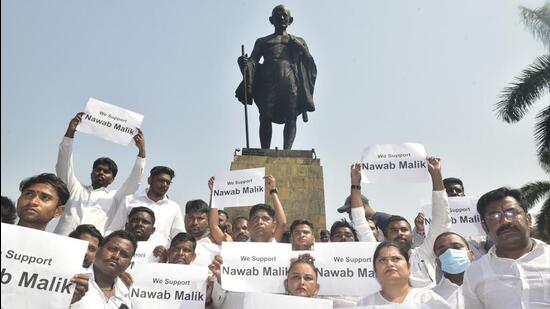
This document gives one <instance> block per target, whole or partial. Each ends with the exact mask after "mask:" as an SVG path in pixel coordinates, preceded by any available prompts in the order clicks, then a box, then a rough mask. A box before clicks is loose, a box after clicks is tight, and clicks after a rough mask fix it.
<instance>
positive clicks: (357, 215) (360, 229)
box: [350, 163, 377, 241]
mask: <svg viewBox="0 0 550 309" xmlns="http://www.w3.org/2000/svg"><path fill="white" fill-rule="evenodd" d="M350 176H351V220H352V221H353V224H354V225H355V230H356V231H357V238H359V241H377V240H376V237H374V234H373V233H372V230H371V229H370V226H369V223H368V222H367V218H365V208H364V206H363V200H362V199H361V164H359V163H355V164H353V165H352V166H351V168H350Z"/></svg>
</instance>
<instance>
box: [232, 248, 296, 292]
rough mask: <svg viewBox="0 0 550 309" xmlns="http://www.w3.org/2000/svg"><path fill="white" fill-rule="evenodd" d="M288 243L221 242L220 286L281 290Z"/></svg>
mask: <svg viewBox="0 0 550 309" xmlns="http://www.w3.org/2000/svg"><path fill="white" fill-rule="evenodd" d="M291 253H292V248H291V245H290V244H281V243H271V242H268V243H266V242H222V252H221V255H222V257H223V264H222V269H221V273H222V287H223V288H224V289H225V290H228V291H234V292H265V293H284V291H285V289H284V285H283V282H284V280H285V279H286V272H287V269H288V266H289V265H290V258H291Z"/></svg>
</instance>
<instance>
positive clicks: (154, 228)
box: [151, 226, 157, 234]
mask: <svg viewBox="0 0 550 309" xmlns="http://www.w3.org/2000/svg"><path fill="white" fill-rule="evenodd" d="M156 230H157V228H156V227H154V226H153V233H155V231H156ZM153 233H151V234H153Z"/></svg>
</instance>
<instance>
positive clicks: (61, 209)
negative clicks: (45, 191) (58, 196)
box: [53, 205, 65, 218]
mask: <svg viewBox="0 0 550 309" xmlns="http://www.w3.org/2000/svg"><path fill="white" fill-rule="evenodd" d="M64 211H65V205H59V206H57V207H56V208H55V213H54V215H53V217H54V218H58V217H59V216H61V215H62V214H63V212H64Z"/></svg>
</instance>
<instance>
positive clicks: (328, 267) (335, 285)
mask: <svg viewBox="0 0 550 309" xmlns="http://www.w3.org/2000/svg"><path fill="white" fill-rule="evenodd" d="M376 246H378V243H377V242H331V243H316V244H315V250H314V251H313V255H314V257H315V266H316V267H317V269H318V270H319V272H318V278H317V282H318V283H319V286H320V289H319V295H346V296H367V295H369V294H372V293H375V292H377V291H379V290H380V284H379V283H378V281H377V280H376V277H375V274H374V267H373V263H372V256H373V255H374V251H375V250H376Z"/></svg>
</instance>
